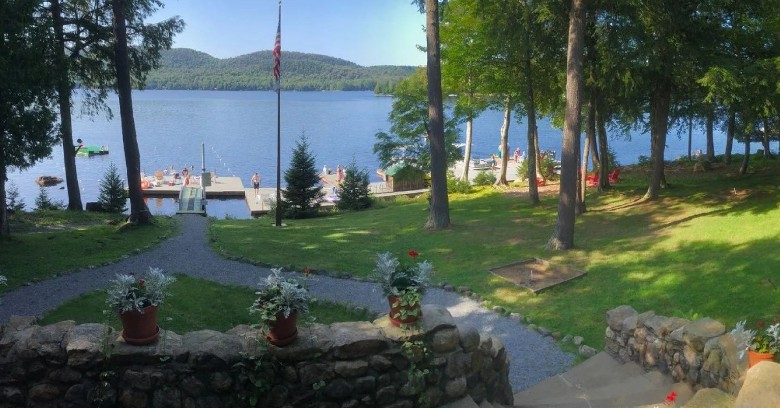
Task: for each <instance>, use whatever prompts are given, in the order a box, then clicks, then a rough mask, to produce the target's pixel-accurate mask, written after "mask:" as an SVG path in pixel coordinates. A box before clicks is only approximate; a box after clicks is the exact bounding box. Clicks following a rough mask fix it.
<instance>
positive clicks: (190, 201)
mask: <svg viewBox="0 0 780 408" xmlns="http://www.w3.org/2000/svg"><path fill="white" fill-rule="evenodd" d="M176 214H200V215H206V202H205V196H204V194H203V188H202V187H200V186H197V187H193V186H185V187H183V188H182V189H181V193H180V194H179V209H178V210H177V211H176Z"/></svg>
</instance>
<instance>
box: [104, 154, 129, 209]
mask: <svg viewBox="0 0 780 408" xmlns="http://www.w3.org/2000/svg"><path fill="white" fill-rule="evenodd" d="M98 204H100V208H101V209H102V210H103V211H106V212H111V213H121V212H124V211H125V210H127V207H126V204H127V191H125V183H124V182H123V181H122V179H121V178H120V177H119V172H118V171H117V168H116V166H115V165H114V163H113V162H112V163H111V164H110V165H109V166H108V171H106V174H105V175H104V176H103V180H101V181H100V195H99V196H98Z"/></svg>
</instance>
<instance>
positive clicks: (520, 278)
mask: <svg viewBox="0 0 780 408" xmlns="http://www.w3.org/2000/svg"><path fill="white" fill-rule="evenodd" d="M489 271H490V273H492V274H494V275H496V276H498V277H500V278H503V279H506V280H508V281H509V282H512V283H514V284H515V285H518V286H522V287H524V288H527V289H529V290H530V291H531V292H533V293H537V292H539V291H542V290H544V289H547V288H549V287H552V286H555V285H558V284H561V283H563V282H567V281H570V280H572V279H574V278H578V277H580V276H582V275H584V274H585V271H583V270H581V269H575V268H572V267H570V266H566V265H555V264H551V263H549V262H547V261H545V260H544V259H539V258H533V259H527V260H525V261H520V262H516V263H513V264H509V265H505V266H499V267H497V268H492V269H489Z"/></svg>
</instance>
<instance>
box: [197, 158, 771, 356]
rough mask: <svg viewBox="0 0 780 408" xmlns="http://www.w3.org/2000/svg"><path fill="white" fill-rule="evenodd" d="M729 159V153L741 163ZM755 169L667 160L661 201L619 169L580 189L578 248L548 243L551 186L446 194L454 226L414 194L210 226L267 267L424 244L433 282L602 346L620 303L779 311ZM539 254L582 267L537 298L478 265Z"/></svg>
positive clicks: (362, 257)
mask: <svg viewBox="0 0 780 408" xmlns="http://www.w3.org/2000/svg"><path fill="white" fill-rule="evenodd" d="M738 161H739V158H737V160H736V161H735V163H738ZM751 166H753V167H752V168H751V173H750V174H748V175H746V176H739V175H737V173H736V170H737V165H732V166H725V165H723V164H717V165H716V166H715V169H714V170H713V171H711V172H707V173H692V171H691V170H692V167H693V165H692V164H691V163H677V164H672V165H670V166H669V167H668V168H667V172H666V177H667V180H668V181H669V183H670V186H669V188H666V189H664V190H663V191H662V198H661V199H660V200H657V201H653V202H642V201H640V199H641V197H642V196H643V195H644V193H645V191H646V188H647V181H646V176H645V174H646V173H645V169H643V168H634V169H629V168H626V169H624V172H623V174H622V175H621V178H622V181H621V182H620V183H619V184H618V185H616V186H615V187H614V188H613V189H611V190H609V191H607V192H604V193H598V192H595V191H593V190H590V191H589V194H588V197H587V205H588V212H586V213H585V214H583V215H582V216H579V217H578V218H577V225H576V230H575V245H576V248H575V249H573V250H570V251H549V250H546V249H544V246H545V244H546V242H547V241H548V239H549V238H550V236H551V234H552V231H553V229H554V228H555V224H556V217H557V210H558V206H557V193H555V192H552V193H548V194H546V195H545V196H543V198H542V203H541V205H539V206H531V205H530V204H529V201H528V199H527V196H526V195H525V194H523V193H519V192H511V191H510V192H507V191H497V190H493V189H492V188H488V189H483V190H481V191H480V192H478V193H476V194H472V195H465V196H464V195H457V194H453V195H451V196H450V216H451V220H452V224H453V225H452V228H450V229H448V230H445V231H438V232H431V231H426V230H424V229H423V228H422V226H423V225H424V224H425V221H426V219H427V216H428V212H427V202H426V201H425V200H424V199H422V198H421V199H398V200H396V201H395V202H394V203H391V204H387V205H383V206H382V207H381V208H379V209H375V210H369V211H363V212H356V213H345V214H340V215H335V216H330V217H323V218H317V219H312V220H285V223H286V224H287V226H286V227H284V228H275V227H272V226H271V223H270V222H269V221H268V219H258V220H220V221H215V222H214V223H213V224H212V225H211V227H210V234H211V235H212V239H213V241H214V242H213V245H214V246H215V247H216V249H218V250H219V251H222V252H223V253H226V254H229V255H231V256H236V257H240V258H245V259H249V260H253V261H257V262H262V263H266V264H270V265H282V266H286V267H288V268H291V269H297V270H302V269H303V268H305V267H309V268H312V269H315V270H328V271H331V272H346V273H350V274H352V275H356V276H368V275H370V273H371V271H372V269H373V264H374V260H375V256H376V254H377V253H378V252H383V251H390V252H392V253H394V254H397V255H398V256H399V257H402V256H405V253H406V252H407V251H408V250H410V249H415V250H417V251H418V252H420V254H421V256H422V258H423V259H427V260H430V261H431V262H432V263H433V264H434V267H435V269H436V273H435V277H434V281H435V282H442V281H445V282H448V283H451V284H453V285H456V286H469V287H471V288H472V289H473V290H475V291H476V292H478V293H480V294H482V295H483V296H485V297H486V298H487V299H488V301H489V302H490V303H491V304H494V305H501V306H504V307H505V308H507V310H509V311H515V312H519V313H522V314H524V315H526V316H530V317H531V318H532V319H533V320H534V322H535V323H537V324H540V325H544V326H546V327H548V328H551V329H553V330H557V331H561V332H563V333H570V334H573V335H582V336H584V337H585V339H586V343H587V344H589V345H593V346H596V347H597V348H598V347H601V346H603V336H604V328H605V326H606V322H605V312H606V311H607V310H610V309H612V308H614V307H617V306H619V305H622V304H629V305H631V306H633V307H634V308H636V309H637V310H638V311H640V312H642V311H647V310H654V311H655V312H656V313H657V314H662V315H667V316H669V315H676V316H681V317H687V316H694V315H695V316H709V317H712V318H714V319H717V320H720V321H722V322H723V323H725V324H726V325H728V326H732V325H733V324H734V323H735V322H737V321H739V320H742V319H748V320H749V321H755V320H762V319H768V318H771V317H773V316H778V315H780V291H779V290H778V286H780V268H778V266H777V265H780V250H778V249H777V243H778V242H780V222H778V221H779V220H780V208H779V206H778V203H780V188H779V186H780V176H778V175H779V174H780V171H778V169H779V168H780V167H779V166H778V163H776V162H774V161H761V162H756V161H755V160H754V161H753V162H752V163H751ZM533 257H539V258H544V259H548V260H550V261H551V262H553V263H558V264H566V265H571V266H574V267H578V268H582V269H584V270H586V271H587V274H586V275H585V276H584V277H582V278H579V279H576V280H573V281H571V282H568V283H565V284H563V285H559V286H557V287H554V288H551V289H549V290H546V291H544V292H541V293H540V294H538V295H533V294H531V293H530V292H529V291H527V290H525V289H522V288H519V287H516V286H514V285H513V284H511V283H508V282H506V281H504V280H502V279H500V278H498V277H495V276H493V275H491V274H490V273H488V269H490V268H493V267H497V266H501V265H506V264H509V263H513V262H517V261H520V260H525V259H528V258H533Z"/></svg>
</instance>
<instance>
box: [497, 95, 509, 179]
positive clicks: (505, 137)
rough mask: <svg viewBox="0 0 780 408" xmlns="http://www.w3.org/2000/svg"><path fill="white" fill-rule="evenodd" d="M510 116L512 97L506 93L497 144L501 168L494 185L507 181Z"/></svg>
mask: <svg viewBox="0 0 780 408" xmlns="http://www.w3.org/2000/svg"><path fill="white" fill-rule="evenodd" d="M511 118H512V97H511V96H509V95H507V97H506V100H505V102H504V123H503V124H501V143H500V144H499V145H498V147H499V149H500V150H499V151H500V152H501V170H499V173H498V177H496V182H495V183H494V185H496V186H506V185H508V184H509V182H507V181H506V168H507V165H508V164H509V155H508V154H507V153H509V123H510V122H511V120H512V119H511Z"/></svg>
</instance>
